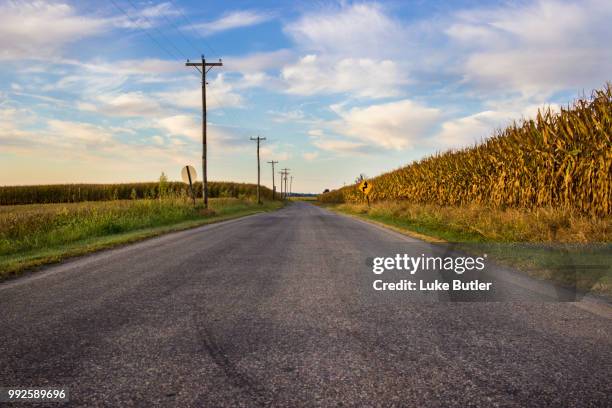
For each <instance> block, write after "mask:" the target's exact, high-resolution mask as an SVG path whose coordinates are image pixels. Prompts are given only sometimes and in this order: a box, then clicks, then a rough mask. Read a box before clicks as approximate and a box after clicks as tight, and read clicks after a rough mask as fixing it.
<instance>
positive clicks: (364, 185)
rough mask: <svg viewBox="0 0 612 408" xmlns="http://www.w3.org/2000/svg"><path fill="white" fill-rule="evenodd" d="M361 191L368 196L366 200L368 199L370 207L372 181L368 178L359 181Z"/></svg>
mask: <svg viewBox="0 0 612 408" xmlns="http://www.w3.org/2000/svg"><path fill="white" fill-rule="evenodd" d="M359 191H361V192H362V193H363V195H365V196H366V200H368V207H369V206H370V191H372V183H371V182H369V181H368V180H362V181H361V183H359Z"/></svg>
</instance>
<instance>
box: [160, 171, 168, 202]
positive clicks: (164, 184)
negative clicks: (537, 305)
mask: <svg viewBox="0 0 612 408" xmlns="http://www.w3.org/2000/svg"><path fill="white" fill-rule="evenodd" d="M167 195H168V176H166V173H164V172H163V171H162V174H161V175H160V176H159V199H160V200H161V199H162V198H164V197H166V196H167Z"/></svg>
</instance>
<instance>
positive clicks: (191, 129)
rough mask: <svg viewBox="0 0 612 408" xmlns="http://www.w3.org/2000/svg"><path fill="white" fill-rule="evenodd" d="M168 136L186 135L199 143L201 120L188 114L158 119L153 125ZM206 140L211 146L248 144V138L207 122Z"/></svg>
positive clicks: (240, 146)
mask: <svg viewBox="0 0 612 408" xmlns="http://www.w3.org/2000/svg"><path fill="white" fill-rule="evenodd" d="M154 126H156V127H157V128H158V129H161V130H163V131H165V132H166V133H167V134H168V135H169V136H170V137H174V138H176V137H177V136H178V137H187V138H188V139H191V140H192V141H195V142H198V143H201V141H202V122H201V121H200V120H197V118H196V117H193V116H190V115H174V116H167V117H164V118H161V119H158V120H157V121H156V122H155V125H154ZM207 142H208V143H209V144H211V145H213V146H217V147H223V148H226V149H228V148H229V149H238V148H242V147H245V146H248V142H249V141H248V138H245V137H242V136H241V135H239V134H235V133H233V132H232V131H231V130H230V129H228V128H225V127H223V126H218V125H215V124H211V123H209V124H208V125H207Z"/></svg>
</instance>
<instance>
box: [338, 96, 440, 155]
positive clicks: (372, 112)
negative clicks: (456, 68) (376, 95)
mask: <svg viewBox="0 0 612 408" xmlns="http://www.w3.org/2000/svg"><path fill="white" fill-rule="evenodd" d="M331 108H332V110H333V111H334V112H335V113H336V114H337V115H338V116H339V117H340V120H337V121H333V122H332V123H331V127H332V128H333V129H334V131H335V132H337V133H339V134H341V135H344V136H347V137H350V138H353V139H358V140H360V141H362V142H366V143H367V144H368V145H372V146H376V147H381V148H385V149H396V150H400V149H404V148H407V147H411V146H412V145H413V144H414V142H415V141H417V140H419V139H422V138H425V137H426V136H427V134H428V132H430V130H431V128H432V127H433V126H434V125H435V124H436V122H437V121H438V120H439V118H440V116H441V114H440V111H439V109H436V108H430V107H426V106H423V105H420V104H418V103H416V102H413V101H411V100H408V99H403V100H399V101H395V102H388V103H384V104H379V105H370V106H367V107H355V108H351V109H348V110H346V109H344V107H343V106H341V105H334V106H332V107H331Z"/></svg>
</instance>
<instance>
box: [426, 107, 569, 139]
mask: <svg viewBox="0 0 612 408" xmlns="http://www.w3.org/2000/svg"><path fill="white" fill-rule="evenodd" d="M491 106H493V107H496V108H497V110H486V111H482V112H478V113H475V114H472V115H467V116H464V117H461V118H455V119H451V120H447V121H445V122H444V123H442V126H441V130H440V132H439V133H437V134H436V135H435V136H434V137H432V139H431V141H430V143H431V144H433V145H434V146H436V147H437V148H459V147H466V146H470V145H473V144H475V143H480V142H482V141H483V140H485V139H487V138H489V137H491V136H493V135H495V133H496V132H497V131H498V130H503V129H504V128H506V127H507V126H509V125H511V124H512V122H513V121H516V122H517V123H520V122H521V121H522V120H523V119H530V118H535V116H536V114H537V112H538V110H539V109H551V111H552V112H559V110H560V107H559V106H558V105H554V104H552V105H551V104H549V105H546V106H544V105H526V106H522V107H518V106H516V104H512V103H510V104H509V103H507V102H504V103H491ZM513 108H515V110H512V109H513Z"/></svg>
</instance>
